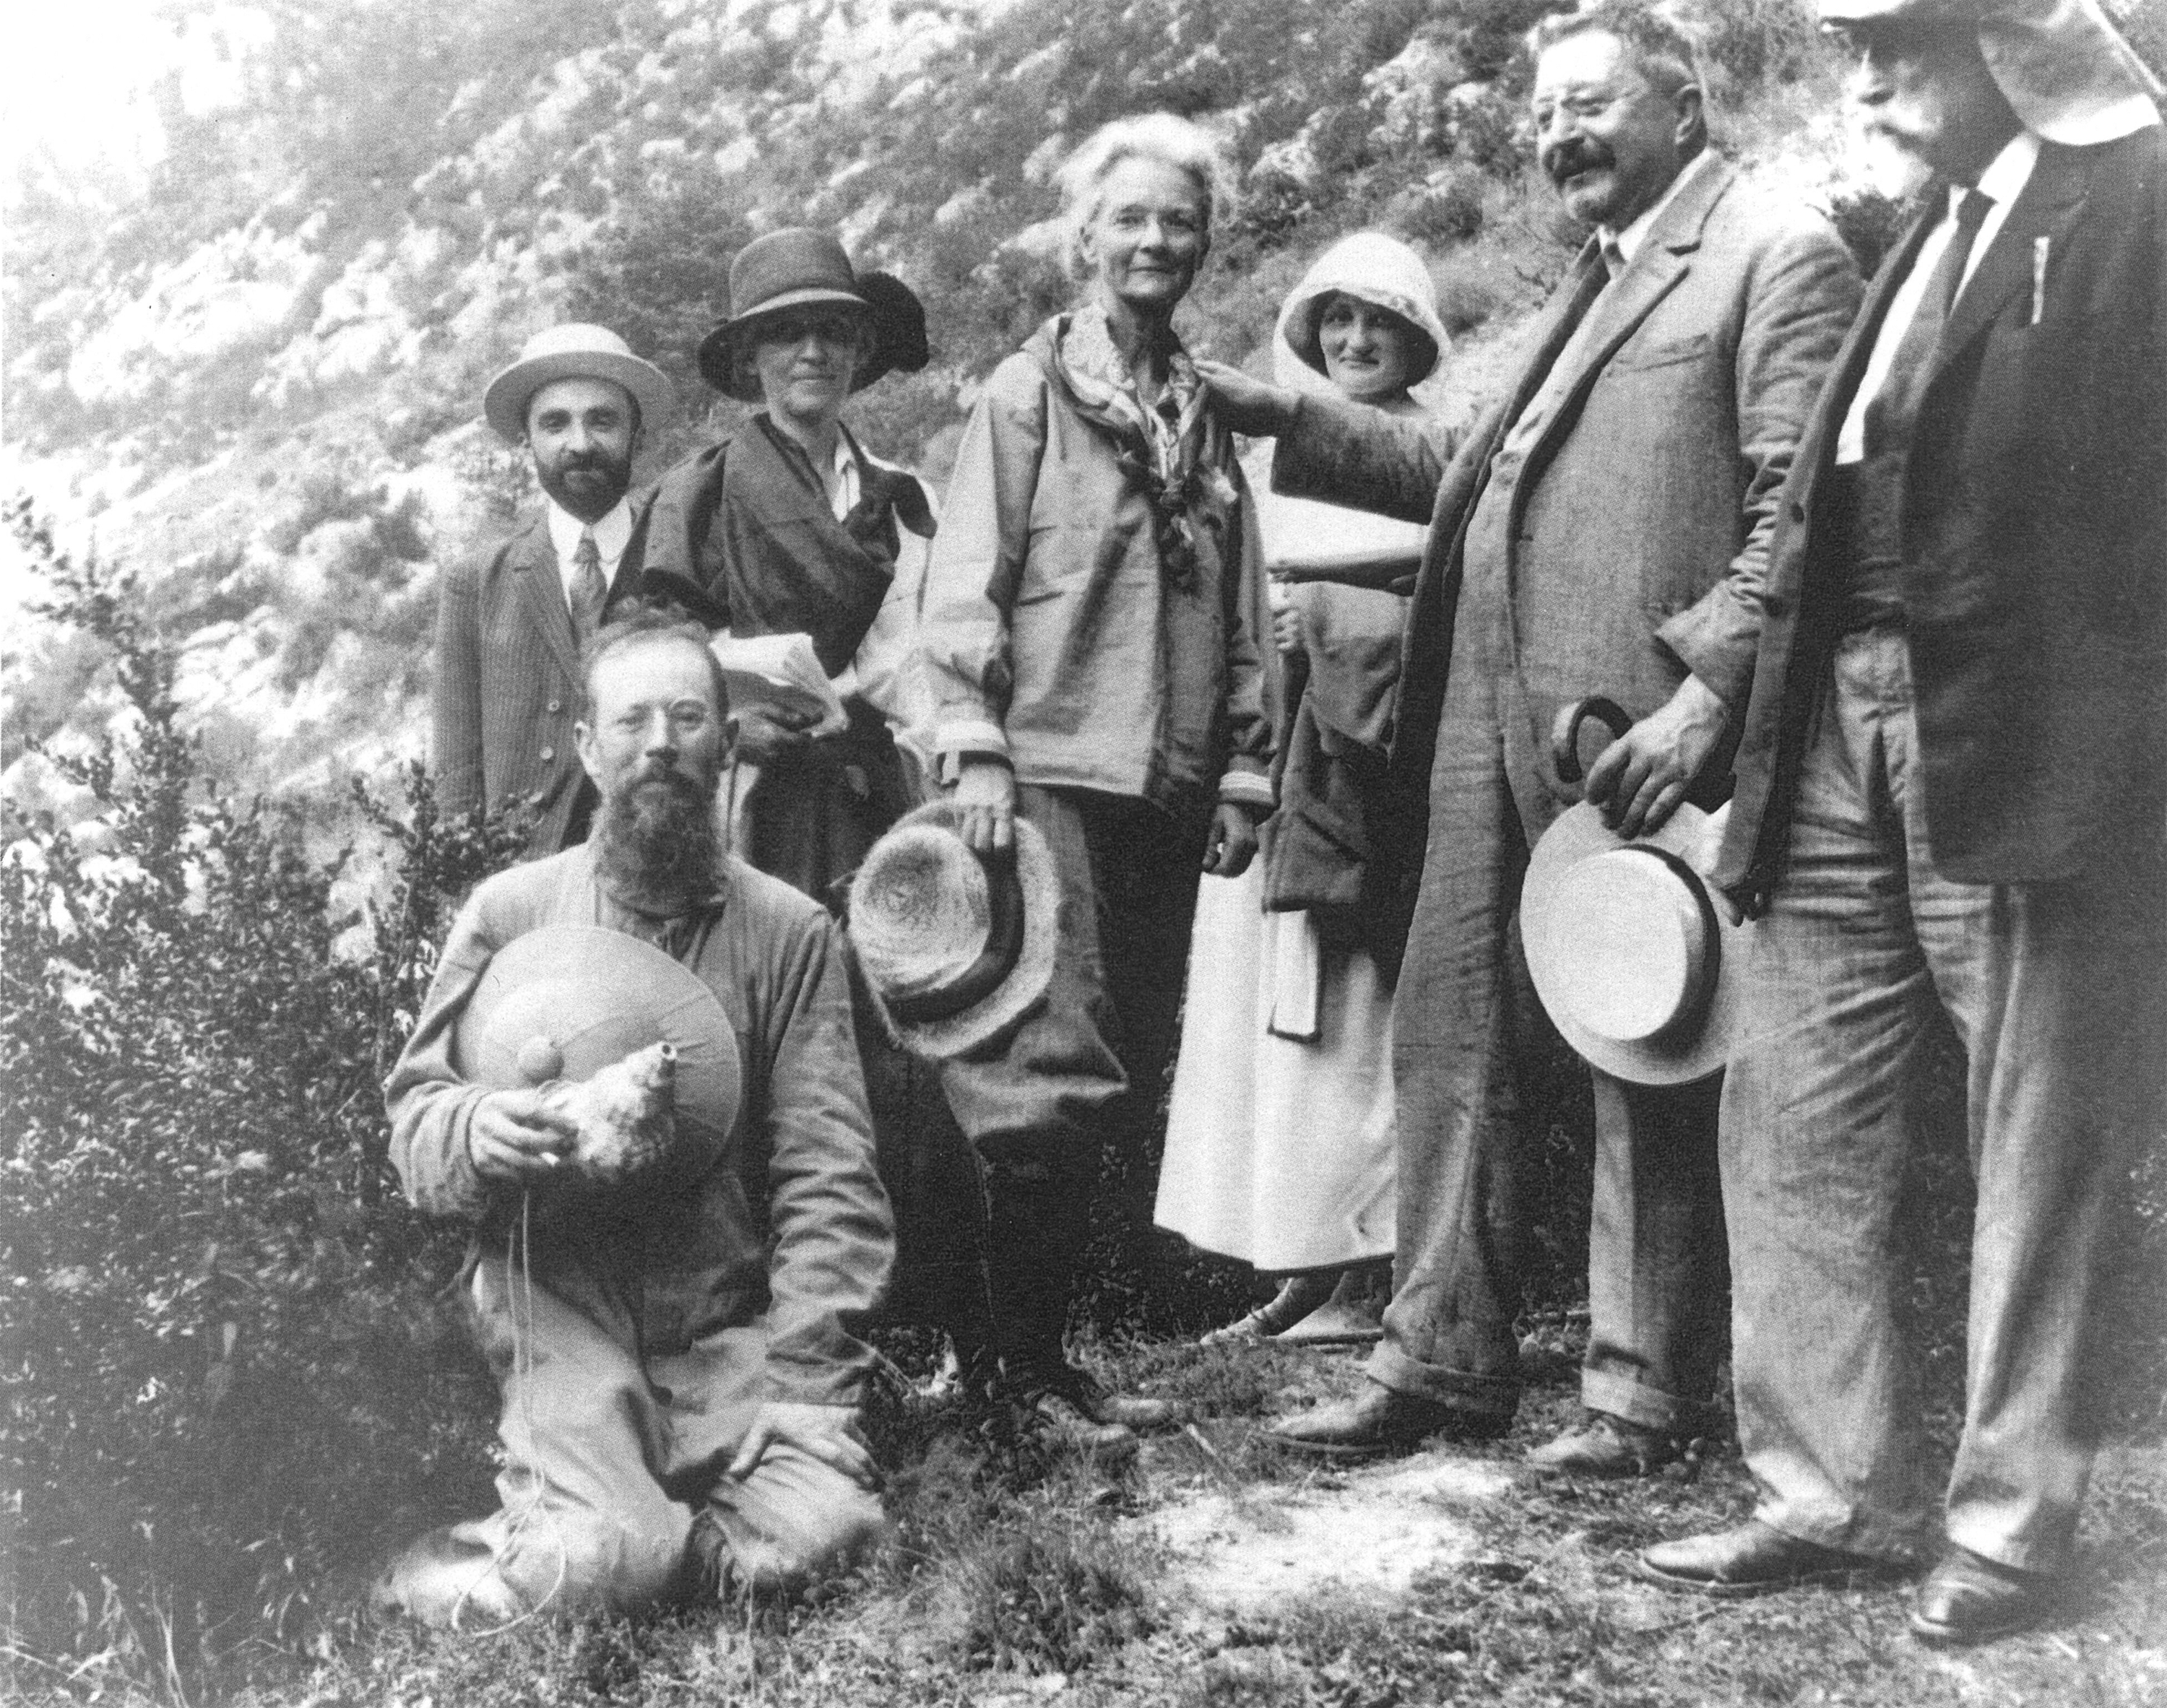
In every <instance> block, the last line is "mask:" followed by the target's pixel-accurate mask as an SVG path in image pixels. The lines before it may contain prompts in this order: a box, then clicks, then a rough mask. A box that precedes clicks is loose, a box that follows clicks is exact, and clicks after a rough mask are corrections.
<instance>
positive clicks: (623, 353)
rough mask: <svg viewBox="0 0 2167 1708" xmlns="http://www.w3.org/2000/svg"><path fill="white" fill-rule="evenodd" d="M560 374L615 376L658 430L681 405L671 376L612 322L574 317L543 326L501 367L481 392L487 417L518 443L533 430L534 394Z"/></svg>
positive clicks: (645, 422) (643, 418)
mask: <svg viewBox="0 0 2167 1708" xmlns="http://www.w3.org/2000/svg"><path fill="white" fill-rule="evenodd" d="M559 379H608V380H614V381H615V382H616V383H617V384H619V385H621V386H623V388H624V389H626V390H627V391H628V392H629V393H631V394H632V396H633V401H634V402H636V403H637V404H638V405H639V420H640V425H641V426H643V427H645V428H647V429H648V430H649V431H653V430H654V428H656V427H658V426H660V425H661V424H662V423H663V422H665V421H666V420H668V419H669V418H670V414H671V412H672V411H673V410H676V407H677V394H676V388H674V387H673V386H672V385H671V384H670V376H669V375H668V374H666V373H664V372H663V371H662V370H661V369H660V368H657V367H656V366H655V365H654V363H653V362H643V361H641V360H640V358H639V357H637V356H634V355H633V353H632V352H631V350H630V349H629V348H628V346H626V344H625V341H624V340H623V339H622V338H620V337H618V336H617V334H616V333H614V332H612V331H611V330H610V329H609V328H608V327H607V326H596V325H589V324H588V323H587V322H585V321H584V320H568V321H567V322H565V323H564V325H561V326H551V327H548V328H546V329H545V330H542V331H539V332H537V333H536V334H535V335H534V336H532V338H529V339H528V340H527V347H526V348H525V349H524V350H522V351H521V352H519V359H518V360H517V362H512V363H511V365H510V366H509V367H507V368H503V369H502V370H501V371H500V372H499V373H498V374H497V376H496V378H494V379H492V380H490V383H489V389H487V390H485V392H483V393H482V394H481V412H482V416H483V418H484V419H485V420H487V421H488V423H489V424H490V426H492V427H494V428H495V429H496V431H497V436H499V437H500V438H501V439H503V440H505V441H506V442H508V443H511V444H514V445H517V444H518V443H519V442H521V441H522V440H523V439H525V438H526V436H527V404H528V403H529V402H530V401H531V400H532V398H533V396H534V394H535V393H536V392H538V391H539V390H541V389H542V388H543V386H545V385H548V383H550V382H552V381H553V380H559Z"/></svg>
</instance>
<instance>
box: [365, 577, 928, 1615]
mask: <svg viewBox="0 0 2167 1708" xmlns="http://www.w3.org/2000/svg"><path fill="white" fill-rule="evenodd" d="M732 735H733V726H732V722H731V720H730V718H729V704H728V700H727V695H726V692H725V685H724V679H723V673H722V670H721V667H720V666H719V665H718V664H717V663H716V661H715V659H714V658H713V655H712V654H711V653H709V651H708V649H707V636H706V633H705V632H704V631H703V630H702V629H701V628H700V627H698V626H697V625H694V624H688V623H686V622H684V621H681V619H680V618H679V617H677V616H676V614H674V613H668V612H664V611H655V610H653V609H649V608H638V609H634V610H633V611H631V612H630V613H629V614H628V615H627V616H623V617H622V618H620V619H617V620H614V621H612V622H611V623H610V624H609V626H608V627H605V628H604V629H602V630H601V632H599V633H598V634H597V635H596V637H594V638H593V639H592V640H591V641H590V642H588V644H587V648H586V653H585V692H584V695H583V700H582V705H581V710H580V721H579V725H578V732H577V736H576V740H577V743H578V747H579V754H580V764H582V765H583V766H584V767H585V769H586V771H587V773H588V775H591V777H592V778H593V779H594V780H595V782H596V785H597V786H598V788H599V790H600V792H601V802H600V806H599V810H598V812H597V814H596V824H595V832H594V835H593V836H592V838H591V839H590V840H589V841H588V842H586V843H584V844H582V845H580V846H579V847H576V848H573V849H566V850H565V851H564V852H563V853H562V854H557V855H555V856H554V857H552V858H550V859H544V860H540V861H536V862H533V863H531V864H529V865H522V866H518V867H515V868H514V869H512V870H511V871H508V872H505V873H501V874H500V875H497V876H495V877H494V878H491V879H490V880H488V881H487V882H486V883H485V884H484V885H483V886H481V887H480V888H479V890H477V891H475V892H474V896H472V898H471V899H469V902H468V903H467V905H466V907H464V909H463V910H462V912H460V915H459V917H458V922H457V923H455V924H454V926H453V929H452V934H451V937H450V939H449V941H448V943H447V944H446V945H445V949H444V954H443V959H442V964H441V965H440V966H439V968H438V970H437V978H436V981H435V983H434V984H433V985H432V986H431V988H430V991H429V997H428V1000H427V1003H426V1004H425V1006H424V1007H423V1009H422V1012H421V1018H420V1020H419V1021H418V1023H416V1027H415V1030H414V1035H413V1038H412V1039H411V1041H410V1042H409V1044H407V1046H406V1050H405V1054H404V1055H401V1056H400V1060H399V1063H398V1066H396V1067H395V1069H394V1070H393V1071H392V1074H391V1077H390V1080H389V1082H388V1085H387V1087H386V1091H385V1095H386V1098H387V1101H388V1103H389V1108H390V1112H391V1121H392V1160H393V1161H394V1163H395V1165H396V1166H397V1167H398V1169H399V1172H400V1179H401V1180H402V1181H403V1182H405V1187H406V1192H407V1195H408V1197H409V1198H411V1199H412V1200H413V1201H414V1203H416V1205H417V1206H418V1207H420V1208H422V1209H424V1210H427V1211H431V1212H434V1213H437V1214H443V1215H449V1216H457V1217H460V1218H463V1219H467V1220H469V1221H472V1222H474V1223H475V1224H477V1226H478V1229H479V1232H478V1235H477V1242H476V1246H475V1251H474V1261H473V1264H472V1267H471V1272H470V1278H469V1303H470V1304H471V1307H472V1309H473V1312H474V1319H475V1323H476V1326H477V1330H478V1332H479V1336H480V1339H481V1340H482V1344H483V1346H484V1349H485V1351H486V1352H487V1354H488V1355H489V1357H490V1362H491V1363H492V1365H493V1367H495V1372H496V1375H497V1378H498V1380H499V1381H500V1383H501V1384H502V1387H503V1389H504V1406H503V1412H502V1417H501V1422H500V1424H499V1435H500V1436H501V1440H502V1441H503V1446H504V1452H505V1459H506V1463H505V1468H504V1471H503V1473H502V1474H501V1476H500V1478H498V1489H499V1491H500V1493H501V1496H502V1500H503V1505H502V1507H501V1510H498V1511H497V1512H495V1513H494V1514H492V1515H490V1516H489V1517H487V1518H485V1519H482V1520H478V1521H474V1522H469V1523H465V1524H460V1525H456V1526H452V1527H450V1528H448V1529H446V1530H441V1531H434V1532H432V1534H430V1535H429V1536H425V1537H423V1538H422V1539H421V1541H419V1542H417V1543H416V1544H415V1545H414V1546H413V1547H411V1548H409V1549H408V1550H407V1551H406V1552H405V1553H404V1554H403V1555H401V1556H400V1558H399V1559H398V1560H397V1561H395V1563H393V1565H392V1566H391V1567H390V1568H389V1570H388V1571H387V1572H386V1573H385V1574H384V1578H382V1580H381V1581H380V1583H379V1591H378V1594H379V1601H380V1603H381V1604H383V1605H388V1606H390V1607H393V1608H396V1609H399V1610H404V1611H405V1612H408V1613H410V1614H411V1615H414V1616H416V1617H418V1618H421V1619H423V1620H426V1621H430V1622H432V1623H437V1624H448V1625H454V1626H458V1625H461V1624H464V1625H467V1626H470V1627H471V1626H476V1625H481V1626H501V1625H502V1624H504V1623H505V1622H506V1621H511V1620H516V1619H519V1618H522V1617H523V1616H526V1615H530V1614H532V1613H534V1612H535V1611H537V1610H540V1609H542V1608H543V1607H544V1606H548V1607H550V1608H559V1607H567V1608H572V1609H575V1610H576V1609H589V1608H602V1609H607V1610H617V1611H628V1610H634V1609H638V1608H642V1607H646V1606H649V1605H654V1604H655V1603H657V1602H660V1601H663V1600H674V1599H678V1598H686V1597H691V1598H712V1597H713V1596H715V1595H717V1594H729V1593H755V1594H756V1593H766V1592H776V1591H786V1590H790V1589H796V1588H798V1587H801V1586H803V1585H804V1584H807V1583H808V1582H809V1581H812V1580H813V1579H815V1578H819V1577H820V1576H822V1575H824V1574H825V1573H829V1572H831V1571H834V1570H835V1569H839V1568H840V1566H841V1564H842V1563H844V1562H845V1561H846V1560H847V1559H848V1558H849V1557H850V1555H851V1554H852V1553H853V1552H856V1550H857V1549H859V1548H860V1547H862V1546H863V1545H864V1544H865V1543H866V1542H867V1541H870V1540H871V1539H872V1538H873V1537H874V1536H877V1534H878V1532H879V1531H880V1530H881V1527H882V1515H881V1509H880V1504H879V1502H878V1500H877V1499H876V1498H875V1496H874V1494H872V1488H873V1486H874V1483H875V1482H876V1472H875V1467H874V1465H873V1462H872V1457H871V1454H870V1452H869V1451H868V1449H867V1446H866V1441H865V1440H864V1437H863V1436H861V1433H860V1431H859V1428H858V1423H857V1418H858V1408H859V1401H860V1396H861V1388H862V1385H863V1383H864V1379H865V1377H866V1372H867V1368H868V1367H869V1366H870V1365H871V1363H872V1352H871V1351H870V1350H869V1349H868V1348H867V1347H866V1346H865V1345H864V1344H863V1343H862V1342H861V1340H859V1339H858V1337H857V1334H858V1330H859V1329H860V1328H861V1326H862V1325H863V1324H864V1322H865V1320H866V1317H867V1316H868V1314H870V1313H871V1312H872V1309H874V1307H875V1306H876V1305H877V1303H879V1300H880V1298H881V1294H882V1289H883V1288H884V1287H885V1286H886V1283H887V1276H888V1271H889V1267H890V1263H891V1258H892V1255H893V1235H892V1231H891V1224H890V1220H889V1215H888V1208H887V1199H886V1198H885V1196H884V1195H883V1194H882V1190H881V1186H880V1182H879V1180H878V1178H877V1175H876V1173H875V1171H874V1166H873V1147H872V1135H871V1132H870V1130H869V1124H868V1121H867V1118H866V1102H865V1088H864V1082H863V1081H862V1079H861V1076H860V1071H859V1067H858V1055H857V1048H856V1042H855V1040H854V1039H853V1036H852V1031H851V1022H850V987H849V984H848V981H847V980H846V978H845V971H844V965H843V954H842V944H841V941H840V938H839V936H838V934H837V933H836V930H835V928H834V926H833V925H832V924H831V923H830V922H829V919H828V917H827V915H826V914H825V913H824V912H822V911H821V910H820V909H819V907H817V906H816V905H815V904H813V902H810V901H808V900H807V899H806V898H805V897H803V896H799V895H797V893H796V892H795V891H792V890H791V889H790V888H789V887H788V886H787V885H784V884H782V883H781V882H780V881H778V880H775V879H772V878H769V877H766V876H763V875H761V874H760V873H758V872H755V870H752V869H751V868H750V866H748V865H745V864H744V862H743V861H741V860H739V859H734V857H732V856H730V855H729V854H725V853H724V852H723V849H722V846H721V843H720V834H719V832H718V828H717V820H716V813H715V804H716V792H717V780H718V777H719V775H720V774H721V772H722V769H723V765H724V764H726V763H727V761H728V759H729V748H730V742H731V738H732ZM628 1053H629V1059H628V1060H620V1058H622V1057H626V1056H627V1055H628ZM673 1087H674V1105H673V1103H672V1100H671V1093H672V1092H673ZM749 1192H765V1194H766V1203H754V1202H751V1201H749V1197H748V1194H749Z"/></svg>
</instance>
